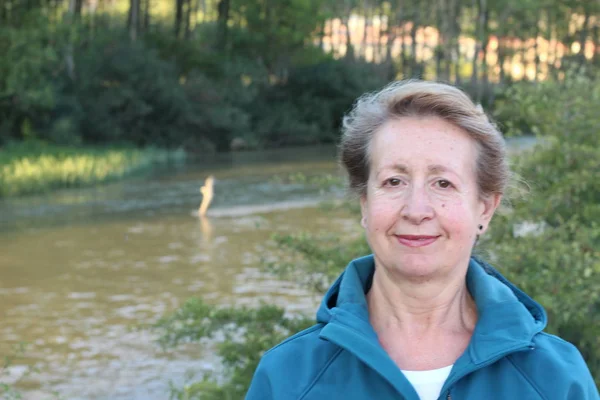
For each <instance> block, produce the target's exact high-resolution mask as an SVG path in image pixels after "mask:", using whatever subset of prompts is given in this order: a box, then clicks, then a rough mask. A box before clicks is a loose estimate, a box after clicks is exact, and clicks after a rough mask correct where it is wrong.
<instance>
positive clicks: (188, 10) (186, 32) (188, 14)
mask: <svg viewBox="0 0 600 400" xmlns="http://www.w3.org/2000/svg"><path fill="white" fill-rule="evenodd" d="M185 5H186V7H185V26H184V28H183V37H184V38H185V39H189V38H190V33H191V29H190V28H191V25H192V0H185Z"/></svg>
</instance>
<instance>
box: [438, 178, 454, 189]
mask: <svg viewBox="0 0 600 400" xmlns="http://www.w3.org/2000/svg"><path fill="white" fill-rule="evenodd" d="M437 184H438V186H439V187H440V188H442V189H448V188H450V187H452V183H451V182H450V181H447V180H445V179H440V180H439V181H437Z"/></svg>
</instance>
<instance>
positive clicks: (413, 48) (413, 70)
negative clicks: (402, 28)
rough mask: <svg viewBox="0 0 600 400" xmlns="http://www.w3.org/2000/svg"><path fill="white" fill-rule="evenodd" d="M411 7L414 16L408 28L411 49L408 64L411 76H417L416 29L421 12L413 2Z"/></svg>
mask: <svg viewBox="0 0 600 400" xmlns="http://www.w3.org/2000/svg"><path fill="white" fill-rule="evenodd" d="M412 6H413V7H415V10H416V11H415V13H414V17H413V21H412V27H411V29H410V38H411V43H410V47H411V49H410V51H411V66H410V75H411V78H418V77H419V71H418V67H419V65H418V62H417V30H418V28H419V24H420V17H421V12H420V10H419V7H418V5H417V4H413V5H412Z"/></svg>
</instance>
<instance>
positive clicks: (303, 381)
mask: <svg viewBox="0 0 600 400" xmlns="http://www.w3.org/2000/svg"><path fill="white" fill-rule="evenodd" d="M322 328H323V324H317V325H314V326H312V327H310V328H308V329H305V330H303V331H301V332H298V333H297V334H295V335H293V336H291V337H289V338H287V339H286V340H284V341H283V342H281V343H280V344H278V345H277V346H275V347H273V348H272V349H270V350H268V351H267V352H265V354H263V356H262V358H261V360H260V363H259V365H258V368H257V369H256V371H255V373H254V378H253V380H252V384H251V386H250V389H249V391H248V394H247V397H246V399H255V398H256V399H259V398H260V399H271V398H280V399H283V398H298V397H299V396H300V395H301V393H303V392H304V391H305V390H307V388H309V387H310V386H311V385H312V384H313V383H314V382H315V380H316V379H317V378H318V377H319V376H320V375H321V374H322V372H323V371H324V370H326V369H327V367H328V366H329V365H331V363H332V362H333V360H335V358H336V357H337V356H338V355H339V353H340V350H341V349H340V348H339V347H337V346H335V345H333V344H332V343H330V342H328V341H326V340H323V339H321V338H320V337H319V335H320V332H321V329H322Z"/></svg>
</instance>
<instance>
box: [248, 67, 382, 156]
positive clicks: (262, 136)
mask: <svg viewBox="0 0 600 400" xmlns="http://www.w3.org/2000/svg"><path fill="white" fill-rule="evenodd" d="M385 83H387V76H386V74H385V69H384V67H382V66H375V65H372V64H366V63H365V64H363V63H360V62H347V61H344V60H332V59H329V60H325V61H322V62H318V63H315V64H310V65H304V66H301V67H297V68H294V69H292V70H291V71H290V73H289V76H288V78H287V80H285V81H282V82H280V83H278V84H276V85H274V86H268V87H266V88H265V89H264V90H263V91H262V92H261V93H260V94H259V98H258V100H259V101H258V103H257V104H255V105H253V116H254V126H255V131H256V135H257V136H258V137H259V140H261V141H262V142H263V143H264V144H265V145H266V146H275V145H290V144H312V143H322V142H325V143H333V142H335V141H337V138H338V134H337V132H338V131H339V127H340V124H341V118H342V115H343V114H344V113H345V112H346V111H348V110H349V109H350V108H351V106H352V103H353V102H354V100H355V99H356V98H357V97H358V96H359V95H361V94H362V93H365V92H367V91H372V90H375V89H379V88H380V87H381V86H383V85H384V84H385Z"/></svg>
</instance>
